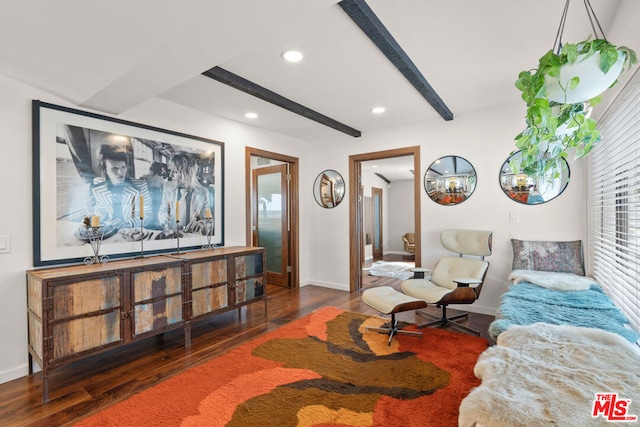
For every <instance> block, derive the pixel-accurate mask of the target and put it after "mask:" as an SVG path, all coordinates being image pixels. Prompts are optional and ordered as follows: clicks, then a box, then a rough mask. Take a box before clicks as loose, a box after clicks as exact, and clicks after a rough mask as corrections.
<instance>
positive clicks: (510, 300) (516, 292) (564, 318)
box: [489, 282, 639, 343]
mask: <svg viewBox="0 0 640 427" xmlns="http://www.w3.org/2000/svg"><path fill="white" fill-rule="evenodd" d="M538 322H544V323H549V324H553V325H573V326H582V327H587V328H597V329H602V330H605V331H608V332H612V333H615V334H618V335H620V336H622V337H624V338H625V339H626V340H628V341H629V342H632V343H634V342H636V341H637V340H638V338H639V337H638V334H637V333H636V332H635V331H634V330H632V329H630V328H628V327H625V324H627V323H628V322H627V319H626V317H625V316H624V314H623V313H622V311H621V310H620V309H619V308H618V307H616V306H615V305H614V304H613V301H611V299H610V298H609V297H608V296H607V295H606V294H605V293H604V291H603V290H602V288H600V286H598V285H596V284H592V285H591V286H590V287H589V288H588V289H585V290H577V291H566V290H557V289H549V288H545V287H542V286H538V285H534V284H532V283H528V282H520V283H516V284H513V285H511V286H510V288H509V289H508V290H507V292H505V293H504V294H503V295H502V298H501V303H500V308H499V310H498V313H497V314H496V320H494V321H493V322H492V323H491V325H490V326H489V334H490V335H491V337H492V338H493V339H497V338H498V336H499V335H500V334H501V333H503V332H504V331H505V330H507V329H508V328H510V327H512V326H514V325H531V324H533V323H538Z"/></svg>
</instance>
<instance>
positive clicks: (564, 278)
mask: <svg viewBox="0 0 640 427" xmlns="http://www.w3.org/2000/svg"><path fill="white" fill-rule="evenodd" d="M509 280H511V281H513V283H520V282H529V283H533V284H534V285H538V286H542V287H543V288H548V289H557V290H559V291H584V290H586V289H589V288H590V287H591V285H595V284H596V283H595V282H594V281H593V279H589V278H587V277H584V276H578V275H577V274H573V273H552V272H549V271H533V270H513V271H512V272H511V274H510V275H509Z"/></svg>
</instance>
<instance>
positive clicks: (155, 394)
mask: <svg viewBox="0 0 640 427" xmlns="http://www.w3.org/2000/svg"><path fill="white" fill-rule="evenodd" d="M386 321H387V320H385V319H382V318H379V317H370V316H366V315H362V314H357V313H352V312H348V311H343V310H340V309H337V308H334V307H327V308H323V309H320V310H318V311H316V312H314V313H312V314H310V315H308V316H306V317H304V318H302V319H299V320H297V321H294V322H292V323H290V324H288V325H285V326H283V327H281V328H279V329H278V330H276V331H273V332H270V333H267V334H265V335H263V336H261V337H259V338H257V339H255V340H253V341H251V342H249V343H246V344H243V345H241V346H239V347H237V348H235V349H234V350H231V351H229V352H227V353H226V354H224V355H223V356H220V357H217V358H215V359H213V360H211V361H209V362H205V363H203V364H202V365H199V366H196V367H193V368H191V369H189V370H187V371H185V372H183V373H182V374H179V375H177V376H175V377H173V378H170V379H168V380H166V381H164V382H162V383H160V384H158V385H156V386H153V387H151V388H149V389H147V390H145V391H143V392H141V393H139V394H137V395H135V396H132V397H130V398H128V399H127V400H124V401H122V402H120V403H117V404H115V405H114V406H112V407H110V408H108V409H106V410H104V411H101V412H99V413H97V414H95V415H92V416H90V417H88V418H86V419H84V420H81V421H80V422H78V423H76V424H75V425H74V427H89V426H100V427H104V426H150V425H157V426H184V427H188V426H238V427H249V426H299V427H307V426H387V427H388V426H403V427H405V426H443V427H445V426H457V425H458V407H459V406H460V402H461V401H462V399H463V398H464V397H465V396H466V395H467V394H468V393H469V392H470V391H471V389H472V388H474V387H476V386H478V385H479V383H480V382H479V380H478V379H477V378H476V377H475V376H474V374H473V367H474V365H475V362H476V360H477V358H478V356H479V354H480V353H481V352H483V351H484V350H485V349H486V348H487V345H488V343H487V341H486V340H485V339H482V338H477V337H472V336H469V335H464V334H459V333H455V332H449V331H443V330H440V329H424V330H423V332H424V337H423V338H422V339H421V338H419V337H413V336H407V335H400V336H398V337H394V339H393V341H392V343H391V346H388V345H387V338H388V337H387V335H384V334H380V333H376V332H365V327H366V326H368V325H369V326H381V325H383V324H384V323H385V322H386ZM406 328H407V329H409V330H416V327H415V325H408V326H407V327H406Z"/></svg>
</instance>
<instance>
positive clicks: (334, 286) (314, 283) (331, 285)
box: [300, 280, 350, 292]
mask: <svg viewBox="0 0 640 427" xmlns="http://www.w3.org/2000/svg"><path fill="white" fill-rule="evenodd" d="M310 285H312V286H320V287H322V288H329V289H337V290H339V291H346V292H349V290H350V289H349V285H345V284H343V283H331V282H321V281H319V280H313V281H312V280H307V281H304V282H302V283H301V284H300V287H301V288H302V287H303V286H310Z"/></svg>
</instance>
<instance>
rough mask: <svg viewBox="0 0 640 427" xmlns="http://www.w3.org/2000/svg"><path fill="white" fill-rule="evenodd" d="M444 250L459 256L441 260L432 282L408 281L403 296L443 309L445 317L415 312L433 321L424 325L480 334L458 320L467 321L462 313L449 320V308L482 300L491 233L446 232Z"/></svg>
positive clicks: (403, 289) (429, 280)
mask: <svg viewBox="0 0 640 427" xmlns="http://www.w3.org/2000/svg"><path fill="white" fill-rule="evenodd" d="M440 242H441V244H442V246H443V247H444V248H445V249H447V250H449V251H451V252H455V253H456V254H457V256H452V255H451V256H445V257H443V258H441V259H440V260H438V262H437V263H436V265H435V267H434V268H433V272H432V274H431V277H430V278H422V279H415V278H414V279H409V280H405V281H403V282H402V284H401V289H402V292H404V293H405V294H407V295H409V296H411V297H413V298H418V299H421V300H423V301H426V302H427V303H428V304H432V305H435V306H436V307H438V308H442V316H434V315H433V314H431V313H428V312H426V311H425V310H417V311H416V312H417V313H419V314H421V315H425V316H427V317H431V318H433V319H434V320H433V321H431V322H428V323H426V324H424V325H420V327H421V328H423V327H426V326H435V325H438V326H439V327H442V328H444V327H448V326H450V327H453V328H457V329H461V330H463V331H465V332H468V333H472V334H475V335H479V334H480V333H479V332H478V331H476V330H474V329H472V328H469V327H467V326H465V325H461V324H459V323H457V322H455V320H457V319H462V318H466V317H468V315H469V313H466V312H464V313H461V314H457V315H455V316H451V317H447V306H449V304H473V303H474V302H475V301H476V300H477V299H478V297H479V296H480V291H481V290H482V285H483V283H484V279H485V277H486V275H487V270H488V269H489V262H488V261H485V259H484V257H486V256H489V255H491V246H492V232H491V231H479V230H444V231H443V232H442V233H441V234H440Z"/></svg>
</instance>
